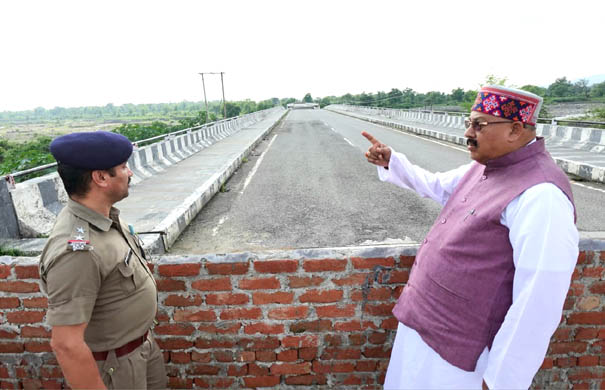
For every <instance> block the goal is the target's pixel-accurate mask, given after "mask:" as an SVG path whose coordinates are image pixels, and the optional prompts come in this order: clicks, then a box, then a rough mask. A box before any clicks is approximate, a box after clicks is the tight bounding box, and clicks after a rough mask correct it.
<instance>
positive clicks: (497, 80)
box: [480, 74, 508, 87]
mask: <svg viewBox="0 0 605 390" xmlns="http://www.w3.org/2000/svg"><path fill="white" fill-rule="evenodd" d="M507 82H508V77H500V76H496V75H494V74H488V75H487V76H485V82H484V83H483V84H481V85H480V86H481V87H483V86H484V85H501V86H503V87H506V86H507Z"/></svg>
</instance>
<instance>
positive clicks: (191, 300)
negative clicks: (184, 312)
mask: <svg viewBox="0 0 605 390" xmlns="http://www.w3.org/2000/svg"><path fill="white" fill-rule="evenodd" d="M201 304H202V297H201V296H199V295H192V296H186V297H184V296H182V295H168V296H167V297H166V299H164V305H165V306H180V307H185V306H200V305H201Z"/></svg>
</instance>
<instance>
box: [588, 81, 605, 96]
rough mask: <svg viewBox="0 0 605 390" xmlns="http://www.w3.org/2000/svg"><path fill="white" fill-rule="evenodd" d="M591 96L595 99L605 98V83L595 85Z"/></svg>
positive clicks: (591, 90) (591, 89)
mask: <svg viewBox="0 0 605 390" xmlns="http://www.w3.org/2000/svg"><path fill="white" fill-rule="evenodd" d="M590 96H593V97H603V96H605V81H603V82H602V83H598V84H593V86H592V87H591V88H590Z"/></svg>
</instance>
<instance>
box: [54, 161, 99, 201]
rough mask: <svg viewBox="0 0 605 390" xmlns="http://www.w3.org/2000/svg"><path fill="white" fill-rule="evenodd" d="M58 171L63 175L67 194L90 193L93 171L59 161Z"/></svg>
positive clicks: (80, 194)
mask: <svg viewBox="0 0 605 390" xmlns="http://www.w3.org/2000/svg"><path fill="white" fill-rule="evenodd" d="M57 172H59V176H61V180H62V181H63V186H65V191H66V192H67V195H69V196H71V195H76V196H85V195H86V194H87V193H88V190H89V189H90V182H91V180H92V171H90V170H88V169H82V168H76V167H74V166H71V165H67V164H62V163H58V165H57Z"/></svg>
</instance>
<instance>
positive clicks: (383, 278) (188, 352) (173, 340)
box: [0, 246, 605, 389]
mask: <svg viewBox="0 0 605 390" xmlns="http://www.w3.org/2000/svg"><path fill="white" fill-rule="evenodd" d="M415 251H416V248H415V247H409V246H407V247H405V246H401V247H393V248H373V249H364V250H358V251H356V250H316V251H308V250H307V251H299V252H284V253H268V254H264V255H252V254H240V255H227V256H204V257H203V258H202V257H201V256H189V257H185V258H183V257H179V258H176V257H164V258H160V259H156V261H154V264H151V267H152V269H153V272H154V274H155V276H156V278H157V281H158V287H159V290H160V294H159V299H160V312H159V314H158V320H159V325H157V326H156V327H155V330H154V333H155V336H156V339H157V341H158V343H159V344H160V346H161V348H162V349H163V350H164V358H165V361H166V366H167V369H168V373H169V376H170V387H172V388H192V387H193V388H245V387H274V388H304V387H308V386H313V387H315V388H324V387H325V388H334V387H337V388H351V389H353V388H368V389H373V388H382V386H381V383H382V382H383V380H384V373H385V371H386V367H387V365H388V359H389V355H390V349H391V345H392V342H393V339H394V336H395V329H396V326H397V322H396V320H395V319H394V318H393V316H392V315H391V308H392V306H393V305H394V303H395V301H396V299H397V297H398V295H399V293H400V292H401V288H402V286H403V284H404V283H405V282H406V281H407V278H408V275H409V271H410V267H411V265H412V263H413V261H414V254H415ZM36 264H37V259H35V258H19V259H13V258H9V257H0V308H1V309H2V312H1V313H2V314H1V315H0V387H2V388H40V387H44V388H59V387H61V386H62V385H63V384H64V381H63V378H62V375H61V370H60V368H59V367H58V365H57V362H56V360H55V358H54V355H53V354H52V352H51V349H50V346H49V337H50V332H49V331H50V329H49V328H48V327H47V326H46V325H45V324H44V316H45V307H46V304H47V302H46V299H45V298H44V297H43V295H42V293H40V291H39V285H38V280H37V279H38V272H37V265H36ZM604 279H605V250H604V251H588V250H584V251H583V252H582V253H581V255H580V258H579V261H578V265H577V269H576V273H575V274H574V277H573V282H572V287H571V289H570V293H569V297H568V299H567V302H566V304H565V312H564V318H563V320H562V323H561V325H560V327H559V329H558V330H557V332H556V333H555V335H554V336H553V339H552V342H551V346H550V349H549V353H548V356H547V357H546V359H545V361H544V364H543V366H542V368H541V370H540V372H539V373H538V375H537V376H536V378H535V381H534V386H533V387H534V388H553V387H555V388H571V387H573V388H574V389H575V388H587V389H588V388H597V387H598V386H601V388H602V387H603V386H605V312H604V310H603V307H604V301H605V281H604Z"/></svg>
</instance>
